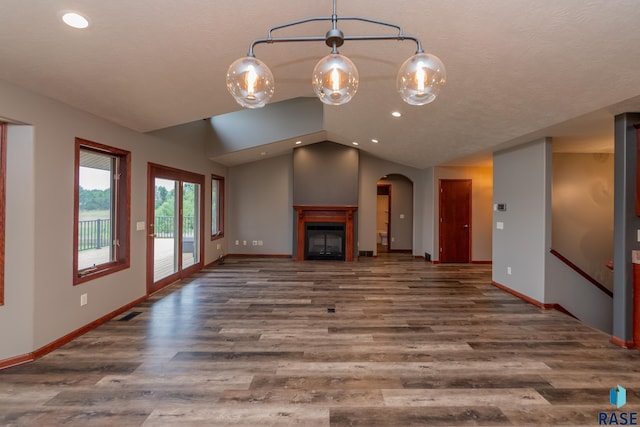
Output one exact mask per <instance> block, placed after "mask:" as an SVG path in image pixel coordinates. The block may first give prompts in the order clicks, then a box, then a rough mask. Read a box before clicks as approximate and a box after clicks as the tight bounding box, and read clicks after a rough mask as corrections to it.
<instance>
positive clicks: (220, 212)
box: [211, 174, 224, 241]
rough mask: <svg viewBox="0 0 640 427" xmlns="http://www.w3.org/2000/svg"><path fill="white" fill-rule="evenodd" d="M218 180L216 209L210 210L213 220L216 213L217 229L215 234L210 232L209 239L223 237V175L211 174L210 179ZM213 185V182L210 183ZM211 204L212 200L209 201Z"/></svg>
mask: <svg viewBox="0 0 640 427" xmlns="http://www.w3.org/2000/svg"><path fill="white" fill-rule="evenodd" d="M214 180H216V181H218V211H217V212H213V209H212V210H211V220H212V221H213V216H214V215H216V216H217V218H218V229H219V230H220V231H218V232H217V233H215V234H213V233H212V234H211V240H212V241H213V240H217V239H222V238H223V237H224V177H223V176H220V175H214V174H212V175H211V181H212V182H213V181H214ZM211 185H212V186H213V183H212V184H211ZM211 203H212V204H213V200H212V201H211Z"/></svg>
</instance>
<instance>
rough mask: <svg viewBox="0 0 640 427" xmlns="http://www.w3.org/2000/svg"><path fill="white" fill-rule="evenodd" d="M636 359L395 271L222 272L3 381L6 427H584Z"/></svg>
mask: <svg viewBox="0 0 640 427" xmlns="http://www.w3.org/2000/svg"><path fill="white" fill-rule="evenodd" d="M617 384H620V385H621V386H623V387H626V389H627V393H628V395H627V399H628V402H629V403H628V404H627V405H626V406H625V407H623V408H620V411H623V410H624V411H637V410H638V408H639V407H640V355H639V353H638V352H637V351H635V350H624V349H621V348H618V347H616V346H615V345H613V344H611V343H610V342H609V336H607V335H606V334H604V333H601V332H599V331H596V330H593V329H591V328H589V327H587V326H585V325H584V324H582V323H580V322H579V321H577V320H575V319H573V318H571V317H569V316H566V315H564V314H561V313H559V312H557V311H543V310H540V309H538V308H536V307H534V306H532V305H529V304H527V303H525V302H522V301H521V300H519V299H517V298H515V297H514V296H512V295H510V294H508V293H505V292H503V291H501V290H499V289H497V288H495V287H494V286H492V285H491V266H487V265H480V266H477V265H431V264H429V263H425V262H424V261H420V260H414V259H413V258H412V257H410V256H408V255H402V254H401V255H395V254H394V255H384V256H380V257H378V258H377V259H374V258H361V260H360V261H359V262H355V263H343V262H295V261H290V260H286V259H264V258H263V259H243V258H228V259H227V260H226V262H225V264H224V265H220V266H215V267H212V268H209V269H206V270H203V271H201V272H200V273H198V274H196V275H195V276H193V277H192V278H190V279H188V280H184V281H182V282H181V283H178V284H175V285H173V286H171V287H170V288H168V289H165V290H163V291H161V292H160V293H158V294H156V295H154V296H153V297H152V298H150V299H149V300H148V301H147V302H145V303H143V304H141V305H140V306H137V307H135V308H133V309H132V310H130V311H129V312H127V313H125V314H123V315H120V316H118V317H117V318H115V319H113V320H112V321H109V322H107V323H105V324H104V325H102V326H100V327H99V328H97V329H95V330H93V331H91V332H89V333H87V334H85V335H83V336H82V337H80V338H78V339H76V340H74V341H72V342H71V343H69V344H67V345H65V346H64V347H61V348H60V349H58V350H56V351H54V352H52V353H50V354H49V355H47V356H45V357H44V358H42V359H40V360H37V361H36V362H33V363H30V364H26V365H22V366H18V367H15V368H11V369H6V370H4V371H1V372H0V425H3V426H14V425H15V426H58V425H70V426H83V427H84V426H97V425H100V426H140V425H144V426H181V427H183V426H218V425H219V426H233V425H245V426H290V425H308V426H351V425H353V426H418V425H420V426H422V425H518V426H520V425H597V424H598V412H600V411H607V412H612V411H615V410H616V408H615V406H612V405H611V404H610V403H609V390H610V389H611V388H612V387H615V386H616V385H617Z"/></svg>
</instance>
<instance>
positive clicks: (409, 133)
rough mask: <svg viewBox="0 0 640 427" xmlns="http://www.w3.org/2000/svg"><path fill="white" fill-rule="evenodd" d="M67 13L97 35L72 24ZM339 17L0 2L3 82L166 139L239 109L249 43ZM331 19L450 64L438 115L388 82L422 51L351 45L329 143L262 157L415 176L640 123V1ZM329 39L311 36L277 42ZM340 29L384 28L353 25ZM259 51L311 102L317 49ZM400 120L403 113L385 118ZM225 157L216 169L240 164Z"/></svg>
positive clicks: (454, 2) (254, 1) (189, 3)
mask: <svg viewBox="0 0 640 427" xmlns="http://www.w3.org/2000/svg"><path fill="white" fill-rule="evenodd" d="M69 10H74V11H78V12H80V13H82V14H84V15H85V16H87V17H88V18H89V20H90V23H91V25H90V27H89V28H88V29H86V30H77V29H72V28H69V27H67V26H65V25H64V24H63V23H62V22H61V20H60V18H61V15H62V14H63V13H64V12H66V11H69ZM331 11H332V2H331V1H329V0H321V1H317V0H316V1H311V0H296V1H293V0H282V1H278V2H267V1H264V0H245V1H231V0H216V1H210V0H185V1H175V0H136V1H130V0H129V1H125V0H110V1H104V0H83V1H79V0H29V1H25V0H4V1H3V2H2V13H1V14H0V78H2V79H4V80H6V81H8V82H11V83H14V84H16V85H19V86H22V87H25V88H27V89H30V90H32V91H34V92H38V93H41V94H43V95H46V96H48V97H51V98H54V99H57V100H60V101H62V102H64V103H67V104H70V105H72V106H75V107H77V108H80V109H82V110H86V111H88V112H90V113H92V114H94V115H96V116H99V117H103V118H105V119H107V120H110V121H112V122H115V123H118V124H120V125H122V126H125V127H128V128H131V129H133V130H136V131H140V132H151V131H158V130H160V129H164V128H171V127H176V126H178V125H183V124H186V123H192V122H196V121H202V119H209V118H210V117H213V116H218V115H223V114H227V113H232V112H234V111H238V110H240V109H241V107H240V106H238V105H237V104H236V103H235V101H234V100H233V98H232V97H231V96H230V95H229V94H228V93H227V91H226V88H225V74H226V70H227V67H228V66H229V64H230V63H231V62H233V61H234V60H235V59H237V58H239V57H241V56H244V55H246V53H247V50H248V47H249V43H250V41H251V40H254V39H257V38H262V37H265V36H266V33H267V30H268V29H269V28H270V27H273V26H275V25H278V24H281V23H285V22H289V21H293V20H297V19H301V18H306V17H310V16H329V15H331ZM338 15H339V16H361V17H366V18H373V19H378V20H384V21H389V22H393V23H396V24H399V25H401V26H402V27H403V30H404V32H405V33H406V34H410V35H414V36H417V37H419V38H420V39H421V40H422V43H423V45H424V49H425V51H426V52H431V53H433V54H435V55H437V56H438V57H440V59H441V60H442V61H443V62H444V64H445V66H446V69H447V74H448V78H447V84H446V86H445V88H444V90H443V91H442V92H441V94H440V97H439V98H438V99H437V100H436V101H435V102H433V103H432V104H428V105H426V106H421V107H415V106H409V105H406V104H404V103H403V102H402V100H401V99H400V97H399V96H398V95H397V93H396V90H395V76H396V72H397V70H398V68H399V66H400V65H401V64H402V62H403V61H404V60H405V59H406V58H407V57H409V56H411V55H412V54H413V53H414V51H415V44H413V43H412V42H409V41H404V42H398V41H375V42H372V41H357V42H356V41H347V42H346V43H345V45H344V46H342V48H341V49H340V52H341V53H343V54H345V55H346V56H348V57H350V58H351V59H352V60H353V61H354V63H355V64H356V66H357V67H358V70H359V72H360V79H361V82H360V87H359V89H358V93H357V94H356V96H355V98H354V99H353V100H352V101H351V102H350V103H349V104H347V105H344V106H340V107H333V106H323V107H322V123H323V126H322V127H323V131H322V132H316V133H313V134H310V135H299V137H295V138H294V137H292V138H291V141H289V139H287V140H284V141H283V140H274V141H262V142H261V144H265V145H266V147H265V148H264V150H265V151H267V150H269V147H270V146H271V145H272V144H275V145H276V146H278V147H280V146H282V145H283V144H285V145H286V144H292V141H293V140H294V139H300V138H304V137H305V136H306V137H307V139H306V140H305V143H306V142H314V141H315V140H316V139H323V138H326V139H330V140H332V141H335V142H338V143H343V144H351V143H352V142H353V141H356V142H359V144H360V145H359V148H360V149H362V150H365V151H367V152H370V153H372V154H373V155H376V156H378V157H382V158H386V159H389V160H391V161H395V162H398V163H402V164H406V165H410V166H414V167H418V168H425V167H429V166H433V165H438V164H442V163H451V162H454V163H455V161H456V160H457V159H460V158H465V157H467V156H474V155H482V154H484V153H490V152H491V151H492V150H495V149H497V148H504V147H508V146H510V145H513V144H516V143H521V142H527V141H528V140H531V139H534V138H536V137H542V136H551V137H555V138H556V140H558V141H560V142H564V143H565V149H566V150H578V151H579V150H586V149H587V147H588V149H589V150H593V151H598V150H599V151H603V150H605V151H606V150H610V149H611V135H612V129H613V122H612V120H613V115H614V114H617V113H620V112H624V111H640V43H638V41H639V40H640V25H638V22H640V8H639V7H638V3H637V0H598V1H596V0H562V1H558V0H536V1H531V0H486V1H475V0H446V1H443V0H439V1H435V0H395V1H384V2H383V1H371V0H341V1H338ZM328 29H329V28H328V24H327V23H312V24H307V25H304V26H301V27H294V28H292V29H287V30H283V31H282V33H281V35H324V34H325V32H326V31H327V30H328ZM340 29H342V30H343V31H344V33H345V34H347V35H355V34H365V33H366V34H379V33H380V32H381V31H382V32H384V31H387V30H385V29H384V28H383V29H382V30H381V29H380V28H379V27H377V26H371V25H368V24H363V23H352V22H346V23H341V24H340ZM255 53H256V56H257V57H258V58H259V59H261V60H262V61H264V62H265V63H267V64H268V65H269V67H270V68H271V70H272V71H273V74H274V77H275V81H276V93H275V95H274V98H273V102H274V103H275V102H278V101H285V100H289V99H295V98H304V97H310V96H313V92H312V88H311V84H310V76H311V72H312V70H313V67H314V65H315V63H316V62H317V61H318V60H319V59H320V58H321V57H323V56H324V55H326V54H328V53H329V52H328V48H327V47H326V46H325V45H324V44H323V43H321V42H316V43H283V44H271V45H259V46H258V47H257V48H256V51H255ZM394 110H397V111H401V112H402V113H403V116H402V117H401V118H399V119H396V118H393V117H391V115H390V113H391V112H392V111H394ZM1 115H2V111H0V116H1ZM209 123H211V121H209ZM247 126H250V124H248V125H247ZM372 139H376V140H378V141H379V143H377V144H374V143H372V142H371V140H372ZM567 147H569V148H567ZM263 152H264V151H263ZM231 154H233V153H227V154H225V157H220V158H219V159H218V160H220V161H222V162H224V161H225V159H231V160H229V163H230V164H235V163H238V160H237V159H236V160H235V161H234V160H232V158H233V156H232V155H231ZM239 155H240V154H239ZM212 158H213V159H214V160H215V159H216V156H212ZM242 159H243V161H248V160H251V157H250V156H245V157H242Z"/></svg>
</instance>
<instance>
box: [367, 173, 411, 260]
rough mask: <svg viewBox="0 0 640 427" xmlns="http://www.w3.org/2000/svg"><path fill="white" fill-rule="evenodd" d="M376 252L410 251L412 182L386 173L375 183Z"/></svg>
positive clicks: (400, 176)
mask: <svg viewBox="0 0 640 427" xmlns="http://www.w3.org/2000/svg"><path fill="white" fill-rule="evenodd" d="M376 243H377V245H376V246H377V253H378V254H385V253H390V252H409V253H412V252H413V181H411V180H410V179H409V178H407V177H406V176H404V175H400V174H389V175H385V176H383V177H381V178H380V179H379V180H378V182H377V204H376Z"/></svg>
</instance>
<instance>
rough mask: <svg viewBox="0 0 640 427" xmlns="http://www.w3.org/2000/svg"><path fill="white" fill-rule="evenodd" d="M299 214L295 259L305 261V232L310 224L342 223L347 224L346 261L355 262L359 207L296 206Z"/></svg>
mask: <svg viewBox="0 0 640 427" xmlns="http://www.w3.org/2000/svg"><path fill="white" fill-rule="evenodd" d="M293 208H294V209H295V210H296V212H297V213H298V239H297V251H296V257H295V259H296V260H298V261H304V245H305V241H304V231H305V226H306V224H307V223H309V222H341V223H344V224H345V261H353V260H354V257H353V252H354V237H353V214H354V212H355V211H356V210H357V209H358V207H357V206H310V205H294V206H293Z"/></svg>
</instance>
